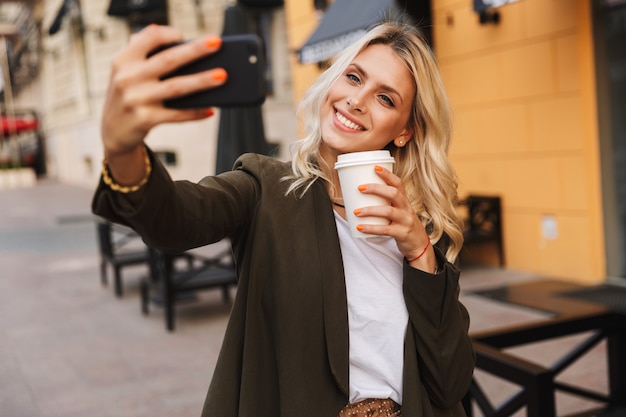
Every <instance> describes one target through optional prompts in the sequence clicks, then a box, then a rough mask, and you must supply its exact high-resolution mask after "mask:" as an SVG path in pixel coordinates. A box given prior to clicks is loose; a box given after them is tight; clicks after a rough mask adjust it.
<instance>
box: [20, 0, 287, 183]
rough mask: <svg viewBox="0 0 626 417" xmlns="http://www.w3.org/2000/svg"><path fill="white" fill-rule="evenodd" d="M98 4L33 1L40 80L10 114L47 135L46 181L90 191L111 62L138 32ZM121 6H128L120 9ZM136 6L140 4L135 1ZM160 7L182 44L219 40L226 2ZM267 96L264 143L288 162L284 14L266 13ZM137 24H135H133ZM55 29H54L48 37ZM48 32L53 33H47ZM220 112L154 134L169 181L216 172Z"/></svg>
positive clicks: (197, 0) (90, 0) (187, 0)
mask: <svg viewBox="0 0 626 417" xmlns="http://www.w3.org/2000/svg"><path fill="white" fill-rule="evenodd" d="M114 2H115V0H113V2H110V1H99V0H40V1H36V2H35V6H34V7H35V9H36V15H37V16H38V19H39V24H40V26H41V43H42V55H41V74H40V77H39V78H38V79H37V80H35V81H33V83H31V84H30V85H29V86H28V87H27V88H25V89H23V91H22V92H21V93H20V94H19V95H18V96H16V97H15V99H14V105H15V107H16V108H35V109H37V110H38V111H39V113H40V114H41V117H42V123H43V131H44V132H45V136H46V157H47V175H48V177H52V178H57V179H59V180H61V181H63V182H67V183H72V184H77V185H82V186H87V187H94V186H95V184H96V183H97V180H98V178H99V174H100V170H101V161H102V156H103V155H102V146H101V138H100V116H101V112H102V106H103V103H104V98H105V93H106V89H107V85H108V81H109V76H110V69H111V61H112V59H113V57H114V56H115V54H116V53H117V52H118V51H120V50H121V49H122V48H123V47H124V46H125V45H126V43H127V42H128V38H129V36H130V35H131V34H132V32H133V31H134V30H136V29H137V25H136V24H134V23H133V21H132V20H129V19H126V18H124V17H119V16H111V15H109V14H108V13H107V12H108V9H109V6H110V5H111V4H112V3H114ZM120 3H126V2H120ZM138 3H141V2H138ZM156 3H163V4H164V5H166V8H167V9H166V13H165V16H166V17H165V18H164V17H158V18H161V19H166V22H163V23H167V24H169V25H171V26H174V27H176V28H177V29H179V30H181V31H182V32H183V34H184V36H185V38H187V39H191V38H195V37H199V36H205V35H208V34H221V33H222V30H223V24H224V17H225V14H224V12H225V9H226V8H227V7H228V6H230V5H232V4H233V3H234V2H230V1H228V0H182V1H169V2H165V1H162V2H156ZM264 11H265V15H266V21H267V22H268V30H267V34H268V39H266V41H268V42H271V44H268V48H267V50H268V54H271V56H270V59H271V62H272V66H271V81H272V94H271V95H270V96H269V97H268V99H267V100H266V102H265V104H264V105H263V107H262V112H263V118H264V129H265V137H266V140H267V142H269V143H270V144H271V145H273V146H275V147H276V148H277V149H278V150H277V151H276V152H277V155H278V157H280V158H288V156H287V153H288V148H289V144H290V143H291V142H292V141H293V140H294V139H295V135H296V127H295V126H296V122H295V114H294V110H293V103H292V97H293V94H292V91H291V78H290V77H291V76H290V68H289V65H288V59H287V58H286V57H287V55H288V51H287V36H286V25H285V14H284V10H283V9H282V8H272V9H266V10H264ZM135 23H136V22H135ZM52 28H54V30H52ZM53 32H54V33H53ZM219 116H220V115H219V109H216V115H215V116H214V117H212V118H210V119H206V120H203V121H198V122H187V123H183V124H172V125H162V126H158V127H156V128H155V129H153V130H152V131H151V132H150V134H149V136H148V138H147V143H148V145H150V146H151V147H152V148H153V149H154V150H155V151H157V152H161V153H164V154H165V153H167V154H169V155H172V156H173V159H175V161H176V162H175V163H174V164H171V165H168V170H169V171H170V174H171V175H172V177H174V178H175V179H183V178H184V179H189V180H193V181H197V180H199V179H201V178H202V177H204V176H205V175H209V174H212V173H214V172H215V166H216V153H217V152H216V150H217V136H218V135H217V133H218V128H219Z"/></svg>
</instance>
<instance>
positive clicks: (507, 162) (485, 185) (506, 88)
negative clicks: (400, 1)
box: [432, 0, 605, 283]
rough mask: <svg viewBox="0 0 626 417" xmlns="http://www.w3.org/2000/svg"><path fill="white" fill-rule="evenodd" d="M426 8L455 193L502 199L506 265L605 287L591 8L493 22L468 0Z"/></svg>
mask: <svg viewBox="0 0 626 417" xmlns="http://www.w3.org/2000/svg"><path fill="white" fill-rule="evenodd" d="M432 6H433V14H434V22H435V23H434V34H435V37H434V39H435V49H436V55H437V58H438V60H439V63H440V68H441V72H442V75H443V79H444V83H445V85H446V87H447V91H448V94H449V96H450V100H451V103H452V107H453V109H454V113H455V131H454V140H453V146H452V150H451V158H452V162H453V164H454V166H455V167H456V169H457V173H458V175H459V179H460V189H459V191H460V194H461V195H465V194H468V193H482V194H489V195H499V196H501V197H502V202H503V218H504V240H505V243H504V247H505V256H506V260H507V261H506V264H507V265H506V266H507V268H512V269H519V270H525V271H530V272H535V273H537V274H541V275H544V276H549V277H554V278H562V279H566V280H572V281H579V282H587V283H594V282H599V281H602V280H604V277H605V255H604V240H603V225H602V216H601V194H600V174H599V165H598V158H599V157H598V134H597V120H596V107H595V74H594V70H593V65H594V64H593V47H592V43H593V42H592V39H593V38H592V30H591V20H592V19H591V14H590V13H591V12H590V5H589V1H588V0H520V1H519V2H517V3H512V4H509V5H506V6H504V7H502V8H500V9H499V12H500V15H501V16H500V17H501V20H500V23H499V24H498V25H493V24H489V25H480V24H479V22H478V18H477V15H476V13H474V12H473V11H472V8H471V2H470V1H468V0H433V2H432ZM546 218H547V219H548V220H551V221H553V222H554V223H552V224H556V235H553V236H550V234H548V235H546V234H544V233H543V228H542V224H543V221H544V220H545V219H546Z"/></svg>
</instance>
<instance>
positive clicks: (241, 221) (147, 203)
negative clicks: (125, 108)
mask: <svg viewBox="0 0 626 417" xmlns="http://www.w3.org/2000/svg"><path fill="white" fill-rule="evenodd" d="M148 154H149V156H150V158H151V161H152V166H153V169H152V173H151V175H150V178H149V180H148V182H147V183H146V185H145V186H144V187H142V188H141V189H140V190H138V191H137V192H135V193H131V194H122V193H118V192H115V191H112V190H111V189H110V188H109V187H108V186H107V185H106V184H104V182H103V181H102V179H101V180H100V183H99V185H98V188H97V189H96V192H95V195H94V197H93V200H92V211H93V213H94V214H96V215H99V216H101V217H103V218H106V219H108V220H110V221H113V222H115V223H120V224H124V225H126V226H129V227H131V228H133V229H134V230H135V231H136V232H137V233H139V234H140V235H141V236H142V238H143V240H144V241H145V242H146V244H148V245H150V246H152V247H154V248H157V249H160V250H162V251H164V252H169V253H178V252H183V251H185V250H188V249H191V248H195V247H199V246H203V245H206V244H210V243H215V242H218V241H220V240H222V239H223V238H225V237H227V236H229V235H231V234H233V233H236V232H237V231H238V230H241V229H242V228H243V226H244V225H245V223H246V222H248V221H250V220H249V219H250V217H251V212H252V211H253V209H254V207H255V205H256V202H257V199H258V194H259V185H258V182H257V180H256V178H255V177H254V176H253V175H251V174H250V173H249V172H246V170H245V169H244V168H243V166H244V165H245V164H243V163H240V164H239V169H236V170H234V171H230V172H225V173H223V174H220V175H218V176H211V177H206V178H203V179H202V180H201V181H200V182H199V183H197V184H195V183H192V182H189V181H172V179H171V178H170V176H169V175H168V173H167V171H166V169H165V167H164V166H163V165H162V164H161V162H160V161H159V160H158V158H155V156H154V154H153V153H152V152H151V151H150V150H148ZM242 159H243V160H246V158H245V157H242ZM249 162H250V164H252V165H253V164H255V162H256V160H255V159H254V158H250V161H249Z"/></svg>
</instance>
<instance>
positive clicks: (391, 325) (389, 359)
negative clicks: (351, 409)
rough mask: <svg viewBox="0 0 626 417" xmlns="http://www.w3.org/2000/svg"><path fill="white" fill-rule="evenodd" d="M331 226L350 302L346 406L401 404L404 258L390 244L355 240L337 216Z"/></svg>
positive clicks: (405, 317)
mask: <svg viewBox="0 0 626 417" xmlns="http://www.w3.org/2000/svg"><path fill="white" fill-rule="evenodd" d="M335 221H336V223H337V231H338V233H339V243H340V245H341V254H342V257H343V265H344V272H345V277H346V290H347V297H348V323H349V336H350V403H355V402H357V401H360V400H363V399H365V398H391V399H392V400H394V401H395V402H397V403H398V404H402V369H403V366H404V336H405V332H406V327H407V324H408V319H409V314H408V312H407V309H406V304H405V302H404V297H403V295H402V262H403V256H402V254H401V253H400V251H399V250H398V246H397V245H396V242H395V240H394V239H393V238H391V237H386V236H374V237H368V238H353V237H352V236H351V235H350V229H349V226H348V223H347V222H346V221H345V220H344V219H343V218H342V217H341V216H340V215H339V214H337V213H336V212H335Z"/></svg>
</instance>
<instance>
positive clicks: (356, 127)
mask: <svg viewBox="0 0 626 417" xmlns="http://www.w3.org/2000/svg"><path fill="white" fill-rule="evenodd" d="M335 116H336V117H337V120H339V121H340V122H341V124H342V125H344V126H345V127H348V128H350V129H354V130H363V128H362V127H361V126H359V125H357V124H356V123H352V122H351V121H350V120H348V119H346V118H345V117H344V116H343V115H342V114H341V113H339V112H335Z"/></svg>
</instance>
